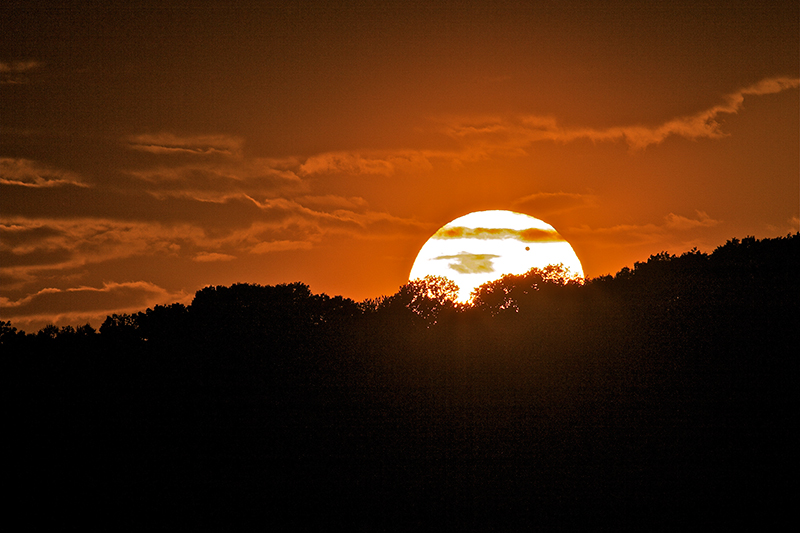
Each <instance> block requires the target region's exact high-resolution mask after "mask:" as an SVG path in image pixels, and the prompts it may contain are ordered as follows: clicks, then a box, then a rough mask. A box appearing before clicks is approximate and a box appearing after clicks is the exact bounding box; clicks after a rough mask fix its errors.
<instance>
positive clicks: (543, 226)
mask: <svg viewBox="0 0 800 533" xmlns="http://www.w3.org/2000/svg"><path fill="white" fill-rule="evenodd" d="M558 264H561V265H563V266H564V267H565V268H567V269H569V272H568V274H569V275H570V276H576V277H581V278H582V277H583V267H582V266H581V262H580V260H578V256H577V255H575V251H574V250H573V249H572V246H570V244H569V243H568V242H567V241H565V240H564V238H563V237H561V235H559V234H558V232H557V231H556V230H555V229H554V228H553V226H551V225H550V224H547V223H546V222H543V221H541V220H539V219H538V218H534V217H532V216H528V215H524V214H522V213H514V212H513V211H477V212H475V213H470V214H468V215H464V216H463V217H459V218H457V219H455V220H453V221H452V222H450V223H448V224H446V225H444V226H442V227H441V228H440V229H439V231H437V232H436V233H435V234H434V235H433V236H432V237H431V238H430V239H428V241H427V242H426V243H425V245H424V246H423V247H422V248H421V249H420V251H419V254H417V259H416V260H415V261H414V266H413V267H412V268H411V274H410V275H409V280H414V279H417V278H424V277H425V276H428V275H433V276H442V277H447V278H450V279H451V280H453V281H454V282H455V283H456V285H458V288H459V292H458V301H460V302H468V301H469V300H470V295H471V293H472V291H473V290H474V289H475V288H477V287H480V286H481V285H483V284H484V283H487V282H489V281H494V280H496V279H498V278H501V277H502V276H504V275H506V274H515V275H518V274H524V273H525V272H527V271H528V270H530V269H531V268H544V267H546V266H547V265H558Z"/></svg>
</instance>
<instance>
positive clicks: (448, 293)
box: [377, 275, 461, 327]
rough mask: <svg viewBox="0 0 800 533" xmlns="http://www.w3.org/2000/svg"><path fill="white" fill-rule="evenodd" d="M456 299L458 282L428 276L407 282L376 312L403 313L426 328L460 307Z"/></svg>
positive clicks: (379, 304) (382, 303) (382, 302)
mask: <svg viewBox="0 0 800 533" xmlns="http://www.w3.org/2000/svg"><path fill="white" fill-rule="evenodd" d="M457 298H458V285H456V284H455V282H454V281H453V280H451V279H450V278H446V277H442V276H431V275H428V276H425V277H424V278H418V279H415V280H412V281H409V282H408V283H406V284H405V285H403V286H401V287H400V289H399V290H398V291H397V293H396V294H394V295H393V296H391V297H389V298H387V299H385V300H383V301H381V302H379V303H378V304H377V306H378V310H379V311H380V310H385V311H387V312H389V313H395V314H400V315H405V316H406V317H408V318H410V319H411V320H412V321H413V323H415V324H421V325H424V326H426V327H430V326H433V325H435V324H436V323H437V322H439V321H441V320H443V319H445V318H447V317H450V316H452V315H453V314H454V313H455V312H457V311H458V309H460V307H461V306H460V305H459V304H457V303H456V299H457Z"/></svg>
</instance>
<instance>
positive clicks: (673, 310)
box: [0, 234, 800, 531]
mask: <svg viewBox="0 0 800 533" xmlns="http://www.w3.org/2000/svg"><path fill="white" fill-rule="evenodd" d="M562 273H563V272H562V271H561V270H560V268H559V267H548V268H547V269H544V270H532V271H531V272H529V273H527V274H525V275H522V276H506V277H505V278H502V279H500V280H498V281H496V282H493V283H491V284H488V285H486V286H484V287H482V288H481V289H479V291H478V293H477V294H476V296H475V300H474V303H473V305H470V306H462V305H458V304H454V303H453V301H452V297H453V296H454V295H455V287H454V286H453V284H452V282H449V280H446V279H441V278H426V279H425V280H417V281H415V282H411V283H409V284H407V285H404V286H403V287H401V288H400V290H399V291H398V292H397V293H396V294H394V295H391V296H385V297H381V298H377V299H374V300H366V301H363V302H354V301H352V300H350V299H347V298H342V297H340V296H336V297H329V296H327V295H325V294H313V293H312V292H311V291H310V290H309V287H308V286H306V285H305V284H303V283H291V284H282V285H277V286H259V285H252V284H236V285H233V286H230V287H223V286H218V287H206V288H204V289H202V290H200V291H198V292H197V294H196V295H195V297H194V300H193V301H192V303H191V305H189V306H184V305H182V304H177V303H176V304H172V305H167V306H156V307H154V308H152V309H147V310H146V311H143V312H139V313H135V314H121V315H112V316H109V317H108V318H107V319H106V320H105V322H104V323H103V324H102V325H101V326H100V328H99V331H95V330H94V329H93V328H92V327H91V326H89V325H84V326H81V327H77V328H73V327H70V326H66V327H62V328H57V327H55V326H47V327H45V328H43V329H42V330H40V331H39V332H38V333H36V334H25V333H23V332H19V331H17V330H16V329H15V328H14V327H13V326H12V325H11V324H10V323H8V322H2V323H0V350H2V361H3V365H4V367H5V371H4V374H5V376H6V377H7V380H8V382H9V383H8V387H7V392H8V399H7V402H6V405H7V411H8V412H9V425H8V426H7V427H8V428H9V431H8V432H7V433H6V435H7V436H6V441H7V442H10V443H11V451H9V452H6V453H7V457H8V458H9V461H8V464H9V468H8V471H7V477H6V484H7V486H9V487H10V488H11V491H12V493H14V494H15V496H14V497H13V499H12V500H10V502H11V503H12V504H13V505H12V508H16V509H17V510H20V509H25V510H26V513H27V515H28V518H27V520H28V521H27V523H28V524H38V523H42V524H45V523H46V524H59V525H66V526H77V525H86V524H91V523H111V524H121V525H138V526H147V527H159V528H162V527H163V528H174V527H198V526H200V527H202V526H212V527H219V528H222V527H226V528H230V527H231V526H232V525H233V524H248V523H249V524H255V525H258V526H259V527H273V528H279V529H282V528H285V527H291V528H292V529H298V530H307V529H323V528H324V529H326V530H327V529H331V527H332V526H336V525H338V526H341V527H342V528H344V529H347V530H350V529H359V530H404V531H405V530H419V529H421V530H429V529H434V528H439V529H441V528H444V529H447V530H480V531H483V530H508V529H512V530H513V529H523V528H524V529H544V530H551V529H560V530H571V529H592V530H603V529H606V530H619V529H644V530H672V529H674V528H677V527H692V528H693V529H694V528H701V527H708V528H712V529H715V530H716V529H721V528H722V527H728V526H731V525H738V524H744V523H746V521H747V520H756V521H757V523H758V524H759V526H760V527H761V528H769V527H770V526H771V525H774V526H777V525H782V524H783V521H784V519H786V518H788V517H789V516H790V515H791V513H792V511H793V504H794V503H795V502H796V497H797V488H796V487H797V483H796V479H797V468H796V467H797V451H796V450H797V444H798V442H797V440H796V437H795V430H796V426H797V423H796V420H797V411H796V407H797V378H798V346H800V342H798V340H800V339H798V336H800V335H799V333H798V332H799V331H800V328H799V327H798V326H800V313H798V302H800V283H799V281H798V273H800V234H794V235H789V236H787V237H785V238H776V239H764V240H757V239H755V238H752V237H748V238H746V239H742V240H741V241H740V240H738V239H733V240H730V241H728V242H727V243H726V244H725V245H723V246H720V247H719V248H717V249H716V250H715V251H714V252H713V253H711V254H705V253H701V252H699V251H697V250H696V249H695V250H692V251H689V252H686V253H684V254H682V255H680V256H675V255H670V254H668V253H666V252H662V253H660V254H656V255H653V256H651V257H650V258H649V259H648V260H647V261H643V262H637V263H636V264H635V265H634V267H633V268H632V269H629V268H624V269H623V270H621V271H620V272H618V273H617V274H616V275H614V276H602V277H599V278H595V279H591V280H588V281H586V282H585V283H583V284H581V283H577V282H574V281H564V279H563V278H561V277H560V274H562ZM109 518H110V520H111V522H106V520H108V519H109Z"/></svg>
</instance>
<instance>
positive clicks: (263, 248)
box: [250, 241, 312, 254]
mask: <svg viewBox="0 0 800 533" xmlns="http://www.w3.org/2000/svg"><path fill="white" fill-rule="evenodd" d="M311 246H312V245H311V243H310V242H308V241H267V242H260V243H258V244H256V245H255V246H253V248H252V249H251V250H250V253H251V254H266V253H270V252H284V251H287V250H308V249H310V248H311Z"/></svg>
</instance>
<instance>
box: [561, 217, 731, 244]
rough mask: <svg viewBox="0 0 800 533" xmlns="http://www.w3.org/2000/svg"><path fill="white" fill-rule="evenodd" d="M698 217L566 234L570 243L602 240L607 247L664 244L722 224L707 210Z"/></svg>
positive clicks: (619, 225)
mask: <svg viewBox="0 0 800 533" xmlns="http://www.w3.org/2000/svg"><path fill="white" fill-rule="evenodd" d="M696 214H697V218H690V217H684V216H682V215H676V214H675V213H669V214H668V215H666V216H665V217H664V221H663V222H662V223H661V224H654V223H649V224H617V225H615V226H610V227H604V228H590V227H588V226H580V227H576V228H575V227H573V228H570V229H569V230H568V231H566V232H565V233H568V234H569V237H570V241H571V242H576V241H579V240H586V239H598V238H602V241H603V243H604V244H605V245H622V246H631V245H641V244H650V243H656V242H665V241H668V240H669V239H668V238H667V237H668V236H670V235H674V236H679V235H680V234H686V233H691V230H694V229H697V228H704V227H706V228H707V227H711V226H716V225H717V224H720V223H721V221H719V220H715V219H712V218H711V217H710V216H709V215H708V214H707V213H706V212H705V211H697V212H696Z"/></svg>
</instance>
